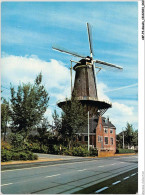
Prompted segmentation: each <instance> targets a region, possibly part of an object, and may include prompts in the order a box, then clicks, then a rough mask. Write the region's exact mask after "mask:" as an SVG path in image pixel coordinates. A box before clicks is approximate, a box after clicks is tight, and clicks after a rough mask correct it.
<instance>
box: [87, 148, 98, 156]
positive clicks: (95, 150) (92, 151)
mask: <svg viewBox="0 0 145 195" xmlns="http://www.w3.org/2000/svg"><path fill="white" fill-rule="evenodd" d="M89 155H90V156H98V150H97V149H96V148H90V151H89Z"/></svg>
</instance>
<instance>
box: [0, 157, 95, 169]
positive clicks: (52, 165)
mask: <svg viewBox="0 0 145 195" xmlns="http://www.w3.org/2000/svg"><path fill="white" fill-rule="evenodd" d="M93 161H96V160H91V161H90V160H88V161H87V160H86V161H85V162H93ZM75 163H76V164H77V163H84V161H82V162H74V163H62V164H55V165H48V166H39V167H31V168H22V169H13V170H5V171H1V172H8V171H22V170H25V169H26V170H27V169H39V168H43V167H44V168H45V167H50V166H58V165H67V164H68V165H70V164H75Z"/></svg>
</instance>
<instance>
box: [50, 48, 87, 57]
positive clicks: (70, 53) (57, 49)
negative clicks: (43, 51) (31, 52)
mask: <svg viewBox="0 0 145 195" xmlns="http://www.w3.org/2000/svg"><path fill="white" fill-rule="evenodd" d="M52 49H54V50H56V51H59V52H62V53H67V54H69V55H72V56H75V57H78V58H85V56H82V55H79V54H78V53H76V52H72V51H68V50H64V49H60V48H56V47H52Z"/></svg>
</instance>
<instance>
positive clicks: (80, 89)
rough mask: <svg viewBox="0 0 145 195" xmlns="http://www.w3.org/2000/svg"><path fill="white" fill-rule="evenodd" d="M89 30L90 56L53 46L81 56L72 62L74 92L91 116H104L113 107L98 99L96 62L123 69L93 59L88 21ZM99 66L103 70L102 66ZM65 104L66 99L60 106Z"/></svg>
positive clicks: (60, 50)
mask: <svg viewBox="0 0 145 195" xmlns="http://www.w3.org/2000/svg"><path fill="white" fill-rule="evenodd" d="M87 30H88V40H89V47H90V56H87V57H85V56H82V55H79V54H77V53H75V52H69V51H68V50H64V49H59V48H56V47H53V49H54V50H57V51H59V52H63V53H67V54H70V55H73V56H75V57H79V58H81V60H80V61H78V62H76V61H73V60H71V62H75V65H74V67H73V70H74V71H75V72H76V74H75V81H74V87H73V89H72V93H73V92H75V96H76V99H77V100H78V101H80V102H81V104H82V105H84V106H85V107H86V108H87V110H86V111H89V113H90V117H98V116H100V115H101V116H102V115H103V114H104V113H105V112H106V111H107V109H108V108H111V107H112V104H111V103H108V102H105V101H100V100H99V99H98V94H97V83H96V71H95V64H96V63H97V64H101V65H103V66H108V67H112V68H116V69H119V70H122V67H120V66H116V65H114V64H111V63H108V62H103V61H100V60H93V50H92V39H91V31H90V25H89V24H88V23H87ZM97 68H99V70H101V67H97ZM69 101H71V100H67V102H69ZM65 104H66V100H65V101H62V102H59V103H58V106H59V107H60V108H62V109H63V105H65Z"/></svg>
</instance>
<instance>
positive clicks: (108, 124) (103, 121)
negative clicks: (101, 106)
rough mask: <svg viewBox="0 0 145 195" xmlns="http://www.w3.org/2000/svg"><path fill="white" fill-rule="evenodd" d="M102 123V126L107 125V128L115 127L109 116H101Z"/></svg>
mask: <svg viewBox="0 0 145 195" xmlns="http://www.w3.org/2000/svg"><path fill="white" fill-rule="evenodd" d="M102 125H103V127H109V128H116V127H115V126H114V125H113V124H112V123H111V121H109V118H105V117H102Z"/></svg>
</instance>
